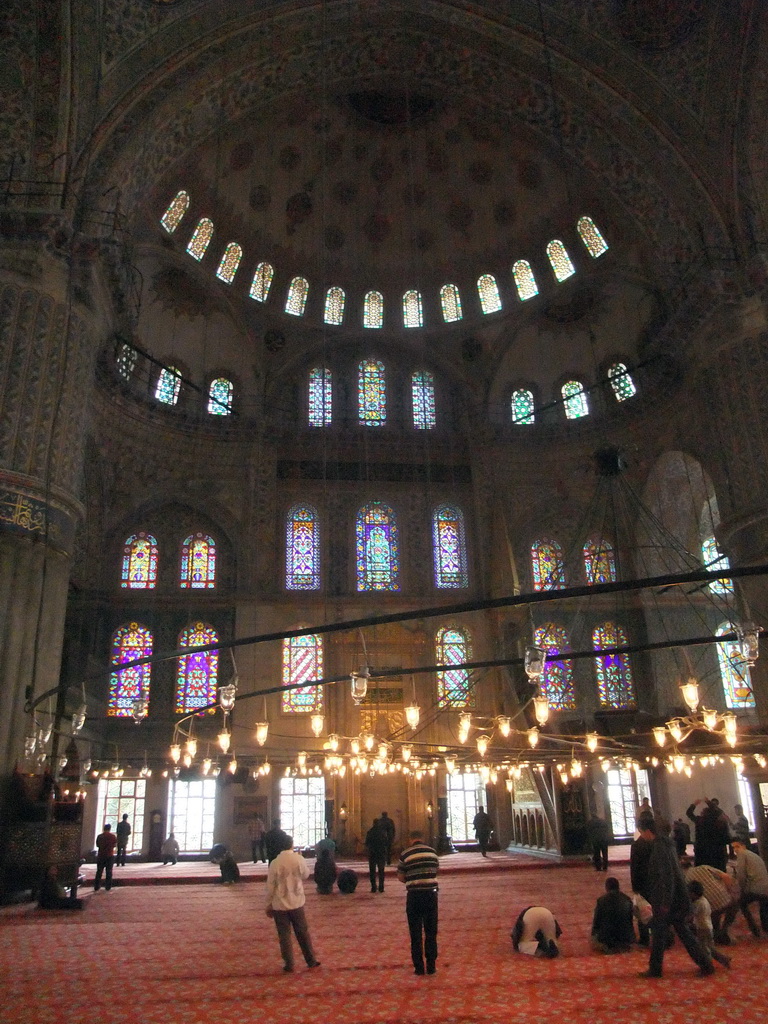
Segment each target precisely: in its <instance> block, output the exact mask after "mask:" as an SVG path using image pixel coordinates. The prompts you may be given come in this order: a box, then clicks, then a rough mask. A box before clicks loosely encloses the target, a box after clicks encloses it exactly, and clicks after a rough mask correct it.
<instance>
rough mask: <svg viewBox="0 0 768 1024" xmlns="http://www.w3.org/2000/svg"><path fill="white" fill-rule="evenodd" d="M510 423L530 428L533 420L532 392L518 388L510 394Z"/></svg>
mask: <svg viewBox="0 0 768 1024" xmlns="http://www.w3.org/2000/svg"><path fill="white" fill-rule="evenodd" d="M511 407H512V422H513V423H515V424H522V425H524V426H530V425H531V424H532V423H533V418H534V405H533V392H532V391H528V390H526V389H525V388H518V390H517V391H513V392H512V402H511Z"/></svg>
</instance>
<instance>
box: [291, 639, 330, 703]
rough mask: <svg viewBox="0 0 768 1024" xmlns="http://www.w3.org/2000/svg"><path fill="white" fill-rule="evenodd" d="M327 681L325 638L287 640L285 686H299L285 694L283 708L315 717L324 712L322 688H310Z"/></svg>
mask: <svg viewBox="0 0 768 1024" xmlns="http://www.w3.org/2000/svg"><path fill="white" fill-rule="evenodd" d="M322 678H323V638H322V637H321V636H314V635H310V636H293V637H286V638H285V640H284V641H283V685H284V686H296V687H297V689H295V690H285V691H283V694H282V702H281V703H282V709H283V711H284V712H286V713H288V714H312V713H313V712H316V711H322V710H323V688H322V686H309V685H306V684H308V683H310V682H311V681H312V680H314V679H322Z"/></svg>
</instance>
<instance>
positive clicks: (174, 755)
mask: <svg viewBox="0 0 768 1024" xmlns="http://www.w3.org/2000/svg"><path fill="white" fill-rule="evenodd" d="M168 756H169V757H170V759H171V760H172V761H173V763H174V764H178V763H179V761H180V760H181V747H180V746H179V744H178V743H172V744H171V746H170V748H169V750H168Z"/></svg>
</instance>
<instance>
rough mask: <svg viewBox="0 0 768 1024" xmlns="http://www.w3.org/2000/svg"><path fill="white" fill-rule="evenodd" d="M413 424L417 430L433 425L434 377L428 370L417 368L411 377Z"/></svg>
mask: <svg viewBox="0 0 768 1024" xmlns="http://www.w3.org/2000/svg"><path fill="white" fill-rule="evenodd" d="M411 398H412V403H413V425H414V427H415V428H416V429H417V430H432V429H433V427H434V426H435V422H436V420H435V378H434V377H433V376H432V374H431V373H430V372H429V371H428V370H417V371H416V372H415V373H414V374H413V376H412V377H411Z"/></svg>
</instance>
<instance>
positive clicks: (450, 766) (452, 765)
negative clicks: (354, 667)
mask: <svg viewBox="0 0 768 1024" xmlns="http://www.w3.org/2000/svg"><path fill="white" fill-rule="evenodd" d="M445 770H446V771H447V772H448V774H449V775H453V774H454V772H455V771H456V758H455V757H453V756H452V755H451V754H447V755H446V758H445Z"/></svg>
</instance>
